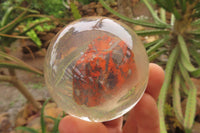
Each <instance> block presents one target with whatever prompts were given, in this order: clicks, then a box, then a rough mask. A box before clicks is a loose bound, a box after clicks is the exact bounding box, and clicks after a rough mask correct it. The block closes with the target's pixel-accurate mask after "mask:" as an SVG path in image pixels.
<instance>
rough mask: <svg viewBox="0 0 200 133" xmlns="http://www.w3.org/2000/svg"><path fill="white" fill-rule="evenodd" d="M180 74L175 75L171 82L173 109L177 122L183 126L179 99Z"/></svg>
mask: <svg viewBox="0 0 200 133" xmlns="http://www.w3.org/2000/svg"><path fill="white" fill-rule="evenodd" d="M179 89H180V74H179V73H178V72H176V73H175V78H174V82H173V97H172V98H173V99H172V100H173V108H174V112H175V115H176V118H177V119H178V121H179V122H180V123H181V124H182V125H183V113H182V108H181V97H180V90H179Z"/></svg>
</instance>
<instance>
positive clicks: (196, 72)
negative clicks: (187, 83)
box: [190, 68, 200, 78]
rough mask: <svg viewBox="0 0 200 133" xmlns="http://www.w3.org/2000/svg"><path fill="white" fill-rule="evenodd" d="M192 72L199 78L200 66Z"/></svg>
mask: <svg viewBox="0 0 200 133" xmlns="http://www.w3.org/2000/svg"><path fill="white" fill-rule="evenodd" d="M190 74H191V75H192V76H193V77H195V78H199V77H200V68H198V69H195V70H194V71H192V72H190Z"/></svg>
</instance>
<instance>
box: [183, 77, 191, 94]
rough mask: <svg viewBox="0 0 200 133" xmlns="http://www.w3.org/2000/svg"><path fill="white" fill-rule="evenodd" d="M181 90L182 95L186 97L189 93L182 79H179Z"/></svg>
mask: <svg viewBox="0 0 200 133" xmlns="http://www.w3.org/2000/svg"><path fill="white" fill-rule="evenodd" d="M181 89H182V90H183V92H184V94H185V95H186V96H187V95H188V93H189V92H188V89H187V86H186V84H185V81H184V80H183V78H181Z"/></svg>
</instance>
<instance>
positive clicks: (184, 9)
mask: <svg viewBox="0 0 200 133" xmlns="http://www.w3.org/2000/svg"><path fill="white" fill-rule="evenodd" d="M179 3H180V6H181V9H182V12H183V13H185V11H186V8H187V7H186V0H179Z"/></svg>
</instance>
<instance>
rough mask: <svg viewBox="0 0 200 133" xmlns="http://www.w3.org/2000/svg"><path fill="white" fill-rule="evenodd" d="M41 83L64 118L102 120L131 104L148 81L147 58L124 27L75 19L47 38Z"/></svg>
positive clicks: (101, 20) (103, 20) (119, 113)
mask: <svg viewBox="0 0 200 133" xmlns="http://www.w3.org/2000/svg"><path fill="white" fill-rule="evenodd" d="M45 81H46V84H47V87H48V89H49V92H50V94H51V96H52V97H53V99H54V100H55V102H56V103H57V104H58V105H59V106H60V107H61V108H62V109H63V110H64V111H66V113H68V114H69V115H72V116H75V117H78V118H80V119H83V120H87V121H94V122H103V121H108V120H112V119H115V118H118V117H120V116H122V115H123V114H125V113H126V112H128V111H129V110H130V109H131V108H132V107H134V106H135V105H136V103H137V102H138V101H139V99H140V98H141V96H142V95H143V93H144V90H145V88H146V85H147V81H148V58H147V54H146V51H145V48H144V47H143V45H142V43H141V41H140V39H139V38H138V37H137V35H136V34H135V33H134V32H133V31H132V30H131V29H130V28H128V26H126V25H124V24H123V23H121V22H119V21H116V20H113V19H110V18H106V17H87V18H82V19H79V20H77V21H74V22H72V23H70V24H69V25H67V26H66V27H65V28H64V29H63V30H61V31H60V32H59V33H58V34H57V35H56V37H55V38H54V39H53V40H52V42H51V44H50V46H49V48H48V51H47V55H46V59H45Z"/></svg>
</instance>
